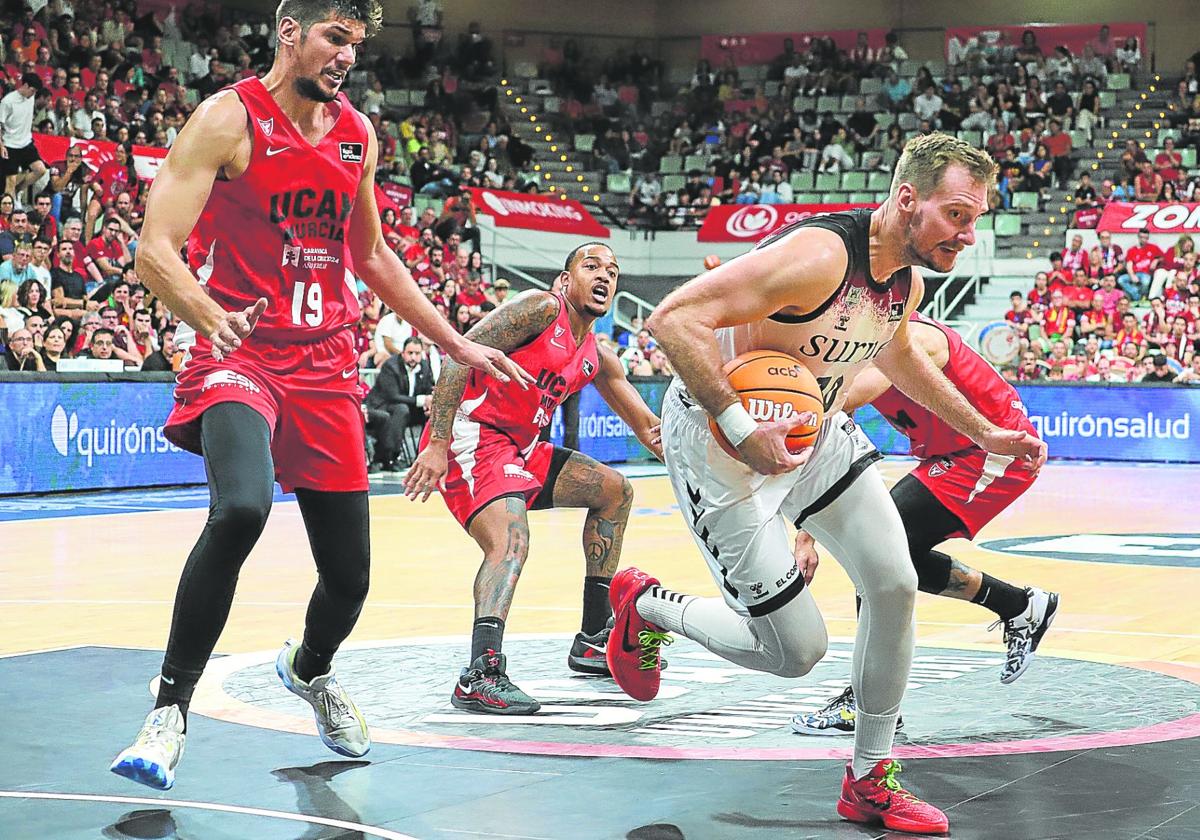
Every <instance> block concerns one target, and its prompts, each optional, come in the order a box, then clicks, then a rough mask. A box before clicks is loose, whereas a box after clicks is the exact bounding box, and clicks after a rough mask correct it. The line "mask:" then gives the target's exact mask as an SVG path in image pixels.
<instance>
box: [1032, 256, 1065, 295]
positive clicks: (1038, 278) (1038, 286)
mask: <svg viewBox="0 0 1200 840" xmlns="http://www.w3.org/2000/svg"><path fill="white" fill-rule="evenodd" d="M1060 259H1061V255H1060ZM1028 300H1029V306H1030V308H1032V307H1033V305H1034V304H1035V303H1040V304H1041V305H1042V306H1049V305H1050V279H1049V275H1047V274H1046V272H1044V271H1039V272H1038V273H1037V274H1036V275H1034V278H1033V288H1032V289H1031V290H1030V291H1029V295H1028Z"/></svg>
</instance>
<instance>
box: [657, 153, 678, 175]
mask: <svg viewBox="0 0 1200 840" xmlns="http://www.w3.org/2000/svg"><path fill="white" fill-rule="evenodd" d="M658 171H659V172H661V173H663V174H664V175H670V174H672V173H674V172H682V171H683V157H682V156H680V155H663V156H662V160H660V161H659V162H658Z"/></svg>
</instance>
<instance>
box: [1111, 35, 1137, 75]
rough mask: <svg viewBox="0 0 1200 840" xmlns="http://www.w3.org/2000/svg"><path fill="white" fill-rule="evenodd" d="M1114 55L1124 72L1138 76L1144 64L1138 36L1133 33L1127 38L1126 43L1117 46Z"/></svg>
mask: <svg viewBox="0 0 1200 840" xmlns="http://www.w3.org/2000/svg"><path fill="white" fill-rule="evenodd" d="M1114 57H1115V59H1116V63H1117V66H1118V67H1119V68H1120V71H1121V72H1122V73H1129V74H1130V75H1133V76H1136V75H1137V71H1138V69H1139V68H1140V67H1141V65H1142V51H1141V49H1140V48H1139V47H1138V41H1137V38H1135V37H1133V36H1132V35H1130V36H1129V37H1128V38H1126V39H1125V43H1123V44H1122V45H1121V46H1120V47H1118V48H1117V51H1116V54H1115V56H1114Z"/></svg>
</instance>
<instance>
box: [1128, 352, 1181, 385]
mask: <svg viewBox="0 0 1200 840" xmlns="http://www.w3.org/2000/svg"><path fill="white" fill-rule="evenodd" d="M1147 358H1149V359H1153V363H1152V364H1153V367H1152V369H1151V370H1150V372H1149V373H1144V374H1142V378H1141V379H1140V380H1138V381H1139V382H1148V383H1151V384H1153V383H1162V382H1175V380H1176V379H1177V378H1178V377H1177V376H1176V374H1175V372H1174V371H1172V370H1171V369H1170V368H1169V367H1168V366H1167V357H1166V356H1165V355H1164V354H1162V353H1155V354H1154V355H1153V356H1147Z"/></svg>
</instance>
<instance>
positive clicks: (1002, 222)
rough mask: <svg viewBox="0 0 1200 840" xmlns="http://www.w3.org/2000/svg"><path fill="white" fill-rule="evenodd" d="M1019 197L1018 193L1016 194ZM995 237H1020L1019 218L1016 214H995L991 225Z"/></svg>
mask: <svg viewBox="0 0 1200 840" xmlns="http://www.w3.org/2000/svg"><path fill="white" fill-rule="evenodd" d="M1017 195H1020V193H1017ZM993 225H994V228H995V231H996V236H1020V235H1021V217H1020V216H1018V215H1017V214H1016V213H997V214H996V219H995V221H994V223H993Z"/></svg>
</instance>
